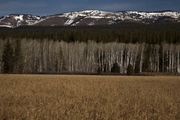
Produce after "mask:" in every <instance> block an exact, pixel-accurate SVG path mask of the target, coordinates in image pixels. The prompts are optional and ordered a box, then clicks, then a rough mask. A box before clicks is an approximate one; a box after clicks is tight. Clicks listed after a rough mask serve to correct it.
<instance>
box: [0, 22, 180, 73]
mask: <svg viewBox="0 0 180 120" xmlns="http://www.w3.org/2000/svg"><path fill="white" fill-rule="evenodd" d="M179 59H180V24H151V25H145V24H129V23H127V24H121V25H117V26H94V27H19V28H14V29H9V28H0V72H1V73H64V72H66V73H67V72H69V73H121V74H126V73H128V74H133V73H143V72H155V73H157V72H158V73H159V72H163V73H180V60H179Z"/></svg>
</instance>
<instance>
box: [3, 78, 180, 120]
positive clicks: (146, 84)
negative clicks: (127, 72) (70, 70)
mask: <svg viewBox="0 0 180 120" xmlns="http://www.w3.org/2000/svg"><path fill="white" fill-rule="evenodd" d="M0 120H180V77H177V76H174V77H173V76H169V77H168V76H166V77H163V76H155V77H153V76H151V77H150V76H149V77H147V76H146V77H145V76H144V77H143V76H141V77H140V76H139V77H138V76H136V77H135V76H130V77H128V76H85V75H84V76H80V75H74V76H73V75H69V76H68V75H0Z"/></svg>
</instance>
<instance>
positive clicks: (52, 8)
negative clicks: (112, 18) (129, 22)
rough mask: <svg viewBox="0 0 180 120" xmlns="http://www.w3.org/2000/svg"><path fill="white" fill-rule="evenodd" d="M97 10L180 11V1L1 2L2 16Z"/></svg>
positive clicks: (77, 0)
mask: <svg viewBox="0 0 180 120" xmlns="http://www.w3.org/2000/svg"><path fill="white" fill-rule="evenodd" d="M86 9H97V10H106V11H123V10H139V11H157V10H176V11H180V0H0V15H6V14H11V13H27V14H34V15H49V14H55V13H62V12H69V11H79V10H86Z"/></svg>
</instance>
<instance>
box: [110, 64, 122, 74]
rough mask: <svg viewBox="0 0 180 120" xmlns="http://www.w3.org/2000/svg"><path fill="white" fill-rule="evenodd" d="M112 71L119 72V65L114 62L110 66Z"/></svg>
mask: <svg viewBox="0 0 180 120" xmlns="http://www.w3.org/2000/svg"><path fill="white" fill-rule="evenodd" d="M111 72H112V73H120V67H119V64H118V63H114V64H113V66H112V68H111Z"/></svg>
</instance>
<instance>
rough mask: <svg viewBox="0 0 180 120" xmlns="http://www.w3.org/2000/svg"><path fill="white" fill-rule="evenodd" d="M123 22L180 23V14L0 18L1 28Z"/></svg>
mask: <svg viewBox="0 0 180 120" xmlns="http://www.w3.org/2000/svg"><path fill="white" fill-rule="evenodd" d="M121 22H139V23H145V24H149V23H160V22H180V12H174V11H159V12H158V11H157V12H138V11H123V12H106V11H99V10H85V11H79V12H68V13H63V14H57V15H50V16H33V15H27V14H24V15H18V14H11V15H7V16H4V17H1V18H0V27H18V26H23V25H36V26H92V25H112V24H118V23H121Z"/></svg>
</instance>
